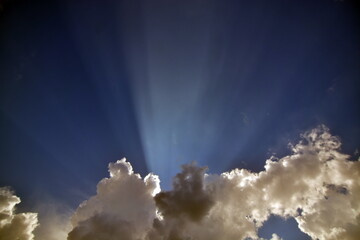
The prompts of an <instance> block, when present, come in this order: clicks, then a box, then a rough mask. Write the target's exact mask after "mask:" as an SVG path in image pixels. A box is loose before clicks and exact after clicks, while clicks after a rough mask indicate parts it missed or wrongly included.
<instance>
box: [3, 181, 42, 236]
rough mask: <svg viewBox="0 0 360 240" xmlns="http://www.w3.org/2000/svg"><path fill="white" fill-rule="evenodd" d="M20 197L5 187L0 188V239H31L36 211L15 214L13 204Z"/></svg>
mask: <svg viewBox="0 0 360 240" xmlns="http://www.w3.org/2000/svg"><path fill="white" fill-rule="evenodd" d="M18 203H20V198H18V197H17V196H15V195H14V193H13V192H12V191H11V190H10V189H9V188H7V187H2V188H0V239H1V240H14V239H19V240H32V239H33V238H34V234H33V231H34V229H35V228H36V227H37V225H38V220H37V214H36V213H18V214H15V213H14V210H15V205H16V204H18Z"/></svg>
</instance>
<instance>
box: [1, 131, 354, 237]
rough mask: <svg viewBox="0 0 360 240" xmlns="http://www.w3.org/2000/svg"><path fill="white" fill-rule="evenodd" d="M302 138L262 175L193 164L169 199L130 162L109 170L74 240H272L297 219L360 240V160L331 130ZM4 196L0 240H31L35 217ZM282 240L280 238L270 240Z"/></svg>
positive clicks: (312, 231)
mask: <svg viewBox="0 0 360 240" xmlns="http://www.w3.org/2000/svg"><path fill="white" fill-rule="evenodd" d="M301 137H302V138H301V141H300V142H299V143H298V144H296V145H291V149H292V153H291V154H290V155H288V156H285V157H283V158H280V159H278V158H274V157H272V158H270V159H268V160H266V162H265V166H264V169H265V170H264V171H261V172H259V173H255V172H251V171H249V170H246V169H234V170H232V171H229V172H225V173H222V174H220V175H217V174H207V173H206V168H202V167H198V166H197V165H196V164H194V163H192V164H188V165H184V166H183V167H182V171H181V172H180V173H179V174H177V175H176V176H175V177H174V182H173V189H172V190H170V191H161V189H160V181H159V178H158V177H157V176H156V175H154V174H149V175H148V176H146V177H145V178H141V177H140V175H138V174H136V173H134V171H133V169H132V166H131V164H130V163H129V162H127V161H126V160H125V159H122V160H119V161H117V162H115V163H110V164H109V173H110V176H109V177H108V178H104V179H102V180H101V181H100V182H99V183H98V185H97V193H96V195H95V196H93V197H91V198H89V199H88V200H86V201H84V202H83V203H81V204H80V206H79V207H78V209H77V210H76V211H75V212H74V214H73V215H72V218H71V226H72V227H71V230H70V231H69V233H68V234H67V239H68V240H85V239H86V240H105V239H106V240H115V239H123V240H204V239H206V240H219V239H236V240H239V239H249V238H252V239H261V240H265V239H263V238H259V236H258V229H259V228H260V227H261V226H262V225H263V224H264V223H265V222H266V221H267V220H268V219H269V217H270V216H271V215H277V216H281V217H284V218H294V219H295V220H296V222H297V223H298V227H299V229H300V230H301V231H302V232H304V233H306V234H308V235H309V236H310V237H311V238H313V239H327V240H335V239H344V240H355V239H358V238H359V236H360V230H359V229H360V202H359V201H358V199H360V181H359V179H360V162H359V160H357V161H350V160H349V156H348V155H345V154H343V153H341V152H340V147H341V143H340V140H339V139H338V138H337V137H334V136H332V135H331V134H330V133H329V129H327V128H326V127H325V126H319V127H318V128H316V129H313V130H311V131H308V132H306V133H304V134H303V135H302V136H301ZM0 193H1V194H0V196H1V197H0V212H1V214H0V223H1V225H0V233H1V234H2V235H1V234H0V236H6V237H7V238H1V237H0V238H1V239H16V238H14V236H15V235H11V234H20V235H19V236H21V237H22V236H26V237H23V238H20V239H32V237H33V236H32V231H33V230H34V228H35V227H36V226H37V218H36V214H32V213H25V214H14V213H13V209H14V206H15V205H16V204H17V203H19V202H20V199H19V198H18V197H16V196H14V195H13V193H12V192H11V191H9V190H8V189H7V188H2V189H1V191H0ZM53 215H55V214H53ZM49 218H50V220H51V216H50V217H49ZM50 220H49V223H51V221H50ZM55 220H56V219H55ZM59 221H60V223H61V224H60V225H62V226H65V225H66V224H65V225H64V224H63V223H64V222H63V218H61V219H58V220H56V221H53V222H54V223H56V222H59ZM50 225H51V226H52V227H54V226H55V225H56V224H55V225H54V224H50ZM45 228H46V225H45V227H44V230H43V233H44V234H45V235H46V231H45ZM53 230H54V229H52V230H51V231H50V232H54V231H53ZM62 233H63V234H64V231H62ZM21 234H22V235H21ZM44 234H43V235H44ZM16 236H18V235H16ZM59 236H60V235H59ZM53 239H59V240H60V239H61V238H53ZM280 239H282V238H281V236H278V235H277V234H275V233H274V234H273V235H272V237H271V240H280ZM64 240H65V239H64Z"/></svg>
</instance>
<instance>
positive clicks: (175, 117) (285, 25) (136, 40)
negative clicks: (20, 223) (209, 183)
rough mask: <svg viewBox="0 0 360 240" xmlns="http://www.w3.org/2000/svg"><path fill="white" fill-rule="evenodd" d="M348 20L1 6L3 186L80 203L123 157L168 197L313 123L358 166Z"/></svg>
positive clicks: (283, 146) (120, 7) (102, 6)
mask: <svg viewBox="0 0 360 240" xmlns="http://www.w3.org/2000/svg"><path fill="white" fill-rule="evenodd" d="M358 10H359V8H358V6H357V5H355V3H354V2H352V1H346V0H345V1H331V0H328V1H327V0H326V1H325V0H324V1H314V0H311V1H310V0H309V1H215V0H209V1H203V0H195V1H166V0H163V1H158V0H157V1H136V0H134V1H125V2H120V1H95V0H93V1H16V0H13V1H5V2H4V3H3V4H2V10H1V12H0V14H1V15H0V81H1V85H0V97H1V102H0V123H1V125H0V137H1V145H0V186H4V185H6V186H12V187H13V188H14V189H16V191H17V193H18V195H20V196H22V198H23V199H25V202H24V205H25V206H29V208H31V205H32V204H35V202H38V201H39V199H41V197H44V196H50V197H53V198H56V199H59V201H62V202H65V203H66V204H69V205H70V206H71V207H76V206H77V205H78V204H79V202H80V201H82V200H84V199H85V197H84V196H88V195H91V194H93V193H94V191H95V186H96V183H97V182H98V181H99V179H101V178H103V177H105V176H107V164H108V163H109V162H111V161H115V160H117V159H120V158H122V157H126V158H127V159H128V160H129V161H130V162H131V163H132V165H133V167H134V169H135V171H136V172H139V173H141V175H145V174H146V173H148V172H150V171H153V172H155V173H156V174H159V175H160V178H161V179H162V180H163V186H164V187H165V188H168V187H169V186H170V179H171V177H172V176H174V174H175V173H176V172H178V170H179V166H180V165H181V164H183V163H186V162H190V161H192V160H196V161H197V162H199V163H200V165H206V166H208V167H209V169H210V172H215V173H220V172H223V171H227V170H230V169H233V168H235V167H240V168H247V169H251V170H253V171H260V170H262V167H263V165H264V162H265V160H266V159H267V158H268V157H270V156H271V155H272V154H276V156H279V157H280V156H283V155H284V154H286V153H287V152H288V148H287V144H288V143H289V142H293V143H296V142H297V140H298V137H299V134H300V133H302V132H304V131H306V130H309V129H311V128H314V127H316V126H317V125H319V124H325V125H327V126H328V127H329V128H330V129H331V132H332V133H333V134H335V135H338V136H340V138H341V139H342V142H343V151H344V152H346V153H349V154H352V155H353V158H354V159H355V158H358V154H357V155H356V154H355V153H354V152H355V151H356V149H359V148H360V146H359V142H360V141H359V140H360V115H359V109H360V106H359V104H360V101H359V80H360V44H359V43H360V26H359V15H358V14H357V12H358ZM274 222H275V223H276V221H275V220H274ZM264 231H265V230H264ZM267 236H268V235H267ZM290 238H291V239H295V237H294V236H291V237H290ZM285 239H286V237H285Z"/></svg>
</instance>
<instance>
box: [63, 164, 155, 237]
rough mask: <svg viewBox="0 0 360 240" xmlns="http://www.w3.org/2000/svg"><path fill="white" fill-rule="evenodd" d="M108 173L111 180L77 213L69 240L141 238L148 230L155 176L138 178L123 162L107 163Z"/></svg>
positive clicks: (106, 181) (99, 186)
mask: <svg viewBox="0 0 360 240" xmlns="http://www.w3.org/2000/svg"><path fill="white" fill-rule="evenodd" d="M109 172H110V177H109V178H104V179H102V180H101V181H100V182H99V184H98V185H97V194H96V195H95V196H93V197H91V198H90V199H89V200H87V201H85V202H83V203H82V204H81V205H80V206H79V208H78V209H77V210H76V212H75V214H74V216H73V218H72V224H73V226H74V228H73V230H72V231H71V232H70V233H69V236H68V239H69V240H80V239H84V240H85V239H87V240H91V239H107V240H111V239H119V236H121V237H122V239H144V238H145V235H146V232H147V230H148V229H149V228H151V226H152V223H153V219H154V218H155V217H156V206H155V202H154V200H153V195H154V194H155V193H156V191H158V190H159V188H160V187H159V179H158V177H157V176H154V175H152V174H150V175H148V176H147V177H146V178H145V179H144V180H143V179H141V177H140V176H139V175H138V174H134V172H133V170H132V167H131V165H130V163H129V162H126V161H125V159H122V160H119V161H117V162H116V163H110V164H109Z"/></svg>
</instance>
